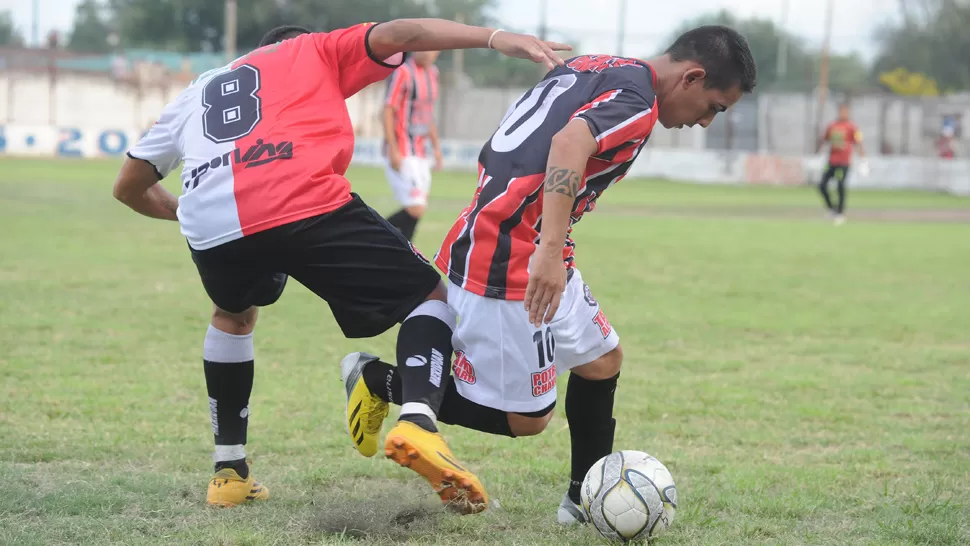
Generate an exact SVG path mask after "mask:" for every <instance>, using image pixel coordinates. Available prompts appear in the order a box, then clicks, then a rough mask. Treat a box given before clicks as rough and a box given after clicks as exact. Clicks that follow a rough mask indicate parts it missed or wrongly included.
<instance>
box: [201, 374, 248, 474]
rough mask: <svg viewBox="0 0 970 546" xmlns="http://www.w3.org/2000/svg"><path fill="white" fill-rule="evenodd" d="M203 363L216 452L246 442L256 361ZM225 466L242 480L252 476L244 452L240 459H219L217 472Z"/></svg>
mask: <svg viewBox="0 0 970 546" xmlns="http://www.w3.org/2000/svg"><path fill="white" fill-rule="evenodd" d="M204 365H205V384H206V389H207V390H208V391H209V411H210V414H211V419H212V432H213V435H214V436H215V443H216V451H217V453H218V452H219V451H220V446H244V445H246V429H247V428H248V426H249V395H250V393H251V392H252V390H253V373H254V368H255V366H254V363H253V361H252V360H250V361H247V362H210V361H208V360H205V361H204ZM217 457H218V456H217ZM224 467H232V468H235V469H236V471H237V472H239V475H240V477H241V478H243V479H246V477H247V476H249V469H248V467H247V465H246V459H245V455H244V456H243V457H241V458H235V459H229V460H222V461H216V465H215V469H216V471H219V469H220V468H224Z"/></svg>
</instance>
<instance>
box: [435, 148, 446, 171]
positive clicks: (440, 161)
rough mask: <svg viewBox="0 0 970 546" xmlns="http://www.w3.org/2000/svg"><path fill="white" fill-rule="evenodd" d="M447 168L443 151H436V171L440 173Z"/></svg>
mask: <svg viewBox="0 0 970 546" xmlns="http://www.w3.org/2000/svg"><path fill="white" fill-rule="evenodd" d="M443 168H445V158H444V156H442V155H441V150H435V151H434V170H436V171H440V170H441V169H443Z"/></svg>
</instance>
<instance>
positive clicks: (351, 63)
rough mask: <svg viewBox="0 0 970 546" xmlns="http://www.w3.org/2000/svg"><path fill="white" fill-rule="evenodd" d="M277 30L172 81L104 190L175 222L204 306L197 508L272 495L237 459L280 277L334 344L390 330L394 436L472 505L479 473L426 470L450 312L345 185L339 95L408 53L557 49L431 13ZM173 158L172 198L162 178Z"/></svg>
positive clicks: (537, 53)
mask: <svg viewBox="0 0 970 546" xmlns="http://www.w3.org/2000/svg"><path fill="white" fill-rule="evenodd" d="M290 30H292V29H290ZM287 32H289V31H287ZM287 32H280V33H277V35H275V36H274V35H269V36H267V38H266V39H267V41H268V43H269V45H267V46H265V47H262V48H259V49H257V50H255V51H253V52H251V53H250V54H248V55H245V56H243V57H241V58H239V59H236V60H234V61H233V62H231V63H230V64H229V65H226V66H224V67H221V68H217V69H213V70H210V71H209V72H206V73H205V74H203V75H201V76H200V77H199V78H198V79H196V80H195V81H194V82H193V83H192V84H191V85H189V87H187V88H186V89H185V90H183V91H182V92H181V93H180V94H179V95H178V96H177V97H176V98H175V99H174V100H173V101H172V102H171V103H169V104H168V105H167V106H166V107H165V108H164V109H163V110H162V113H161V114H160V116H159V118H158V121H157V122H156V123H155V125H153V126H152V128H151V129H150V130H149V131H148V134H146V135H145V136H144V137H143V138H142V139H141V140H139V141H138V143H137V144H136V145H135V146H134V147H133V148H132V149H131V151H130V152H129V153H128V156H129V157H128V159H126V160H125V162H124V164H123V165H122V167H121V172H120V173H119V174H118V178H117V181H116V182H115V186H114V196H115V198H117V199H118V200H119V201H121V202H123V203H124V204H126V205H127V206H128V207H130V208H131V209H132V210H134V211H135V212H138V213H140V214H143V215H145V216H149V217H152V218H159V219H164V220H175V221H178V222H179V226H180V228H181V231H182V234H183V235H184V236H185V238H186V241H187V243H188V246H189V252H190V254H191V257H192V260H193V261H194V262H195V264H196V266H197V269H198V273H199V276H200V278H201V281H202V285H203V287H204V289H205V291H206V293H207V294H208V296H209V298H210V299H211V301H212V302H213V304H214V306H213V311H212V318H211V322H210V324H209V326H208V329H207V331H206V334H205V340H204V343H203V347H202V357H203V367H204V371H205V381H206V388H207V391H208V395H209V408H210V418H211V423H212V430H213V436H214V441H215V452H214V456H213V459H214V462H215V474H214V475H213V477H212V478H211V479H210V481H209V487H208V492H207V497H206V501H207V503H208V504H211V505H219V506H235V505H238V504H243V503H247V502H250V501H253V500H264V499H267V498H268V497H269V491H268V489H267V488H266V487H264V486H262V485H261V484H259V483H258V482H256V481H255V480H254V478H253V475H252V473H251V472H250V471H249V464H248V462H247V460H246V449H245V446H246V442H247V430H248V426H249V415H250V411H249V397H250V394H251V392H252V388H253V377H254V344H253V331H254V329H255V326H256V320H257V316H258V308H259V307H263V306H268V305H272V304H273V303H275V302H276V301H277V300H278V299H279V298H280V296H281V295H282V293H283V289H284V287H285V285H286V281H287V278H288V277H290V276H292V277H293V278H294V279H296V280H297V281H299V282H300V283H301V284H303V285H304V286H305V287H306V288H308V289H309V290H310V291H312V292H314V293H315V294H316V295H317V296H319V297H320V298H321V299H323V300H324V301H326V302H327V303H328V304H329V305H330V308H331V310H332V312H333V315H334V318H335V319H336V321H337V323H338V325H339V326H340V328H341V331H342V332H343V334H344V335H345V336H346V337H349V338H359V337H372V336H376V335H379V334H381V333H383V332H385V331H387V330H388V329H390V328H391V327H392V326H394V325H395V324H399V323H400V324H401V328H400V332H399V337H398V343H397V350H398V356H399V360H400V361H406V362H407V363H408V364H409V365H408V366H404V367H402V368H401V370H402V373H400V374H399V375H400V377H401V378H402V384H403V396H404V398H403V399H404V401H405V403H404V407H403V408H402V411H401V417H400V420H399V422H398V425H397V426H395V428H394V430H393V432H394V434H395V438H397V440H398V442H399V443H400V446H401V450H402V453H404V454H405V455H406V456H408V457H411V459H409V461H410V462H411V463H412V464H411V465H410V468H411V469H412V470H414V471H416V472H418V473H419V474H421V475H422V476H423V477H425V478H426V479H427V480H428V481H429V482H430V483H431V485H432V486H433V487H434V489H435V491H436V492H437V493H438V494H439V495H440V496H441V498H442V499H443V500H451V499H453V498H455V497H459V496H462V497H467V500H468V501H470V502H469V503H466V504H465V505H464V506H469V508H468V509H467V510H465V511H472V507H471V506H470V505H473V504H478V505H480V504H483V503H484V502H486V501H487V498H486V497H485V495H486V493H485V489H484V487H482V485H481V483H480V482H479V481H478V478H477V477H475V475H474V474H472V473H471V472H470V471H467V470H466V469H464V468H461V467H458V466H457V465H455V466H452V467H449V469H447V470H442V469H441V467H440V466H438V465H435V464H430V463H427V460H428V459H432V460H434V461H438V460H441V459H447V460H449V461H453V460H454V458H453V456H452V455H451V451H450V450H449V448H448V446H447V444H446V443H445V442H444V439H443V438H442V437H441V435H440V434H438V433H437V429H436V428H435V425H434V417H433V416H434V414H435V412H436V411H437V410H438V406H439V405H440V402H441V398H442V395H443V390H444V388H445V386H446V385H447V380H448V377H449V375H450V368H451V366H450V357H451V354H452V352H453V348H452V342H451V338H452V333H453V330H454V328H455V323H456V317H455V313H454V310H452V309H451V308H450V307H449V306H448V305H447V304H446V303H445V302H444V300H445V296H446V290H445V287H444V286H443V284H442V281H441V278H440V276H439V275H438V273H437V272H436V271H435V269H434V267H432V266H431V264H429V263H428V261H427V260H426V259H425V258H424V257H423V256H421V255H420V254H419V253H418V252H417V251H416V250H414V248H413V247H412V246H411V244H410V243H409V242H408V241H407V240H406V239H405V238H404V237H403V236H402V235H401V233H400V231H398V230H397V229H395V228H394V227H393V226H391V225H390V224H389V223H388V222H387V221H386V220H384V218H382V217H381V216H380V215H379V214H377V213H376V212H375V211H374V210H373V209H371V208H370V207H369V206H367V205H366V204H365V203H364V202H363V201H362V200H361V199H360V197H359V196H357V195H356V194H354V193H352V192H351V187H350V181H349V180H347V178H346V176H345V173H346V171H347V168H348V166H349V164H350V160H351V158H352V156H353V150H354V130H353V127H352V126H351V123H350V116H349V114H348V112H347V106H346V99H347V98H349V97H351V96H353V95H355V94H356V93H357V92H358V91H360V90H361V89H363V88H364V87H366V86H368V85H371V84H373V83H375V82H379V81H382V80H384V79H385V78H387V77H388V76H389V75H390V74H391V73H392V72H393V70H394V69H395V68H397V67H398V66H400V65H401V64H402V63H403V61H404V55H402V53H403V52H406V51H415V50H418V51H421V50H437V49H450V48H485V47H488V48H491V49H496V50H498V51H500V52H501V53H503V54H505V55H509V56H516V57H521V58H526V59H531V60H533V61H536V62H542V63H544V64H545V65H546V66H547V67H548V68H552V67H554V66H556V65H557V64H561V63H562V60H561V59H559V57H557V56H556V55H555V54H554V53H553V51H552V49H551V48H550V47H556V48H560V49H562V48H566V47H568V46H561V45H559V44H548V43H544V42H541V41H540V40H538V39H537V38H535V37H532V36H526V35H521V34H515V33H510V32H500V31H498V30H492V29H486V28H481V27H473V26H468V25H461V24H458V23H454V22H451V21H444V20H438V19H405V20H396V21H391V22H388V23H379V24H362V25H356V26H354V27H350V28H346V29H338V30H335V31H333V32H329V33H306V32H303V31H302V30H301V29H296V31H295V32H296V35H295V37H291V38H290V39H285V38H286V37H287V36H289V34H287ZM271 34H272V33H271ZM280 40H282V41H280ZM293 74H299V78H293V77H292V75H293ZM264 120H269V123H263V121H264ZM180 163H182V173H181V175H182V176H181V179H182V195H181V196H180V197H179V198H178V200H176V198H175V197H174V196H173V195H172V194H171V193H169V192H168V190H166V189H165V188H164V187H163V186H161V185H160V184H158V182H159V181H160V180H162V179H163V178H165V176H167V175H168V174H169V173H170V172H171V171H173V170H174V169H175V168H176V167H177V166H178V165H179V164H180ZM415 362H417V363H420V365H417V366H416V365H414V363H415ZM358 449H362V450H367V449H371V450H373V451H374V452H376V449H377V446H376V444H374V445H370V446H368V445H360V444H358Z"/></svg>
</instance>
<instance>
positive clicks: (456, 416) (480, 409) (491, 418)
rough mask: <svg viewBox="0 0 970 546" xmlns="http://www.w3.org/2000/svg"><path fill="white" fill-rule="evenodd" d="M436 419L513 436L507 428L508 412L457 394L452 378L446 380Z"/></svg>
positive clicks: (448, 423)
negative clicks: (446, 387)
mask: <svg viewBox="0 0 970 546" xmlns="http://www.w3.org/2000/svg"><path fill="white" fill-rule="evenodd" d="M438 419H439V420H440V421H441V422H442V423H445V424H447V425H456V426H459V427H464V428H467V429H471V430H477V431H479V432H485V433H487V434H496V435H499V436H508V437H510V438H515V435H514V434H512V429H511V428H509V417H508V414H506V413H505V412H504V411H502V410H499V409H495V408H490V407H488V406H483V405H481V404H479V403H477V402H472V401H471V400H469V399H467V398H464V397H463V396H462V395H461V394H459V392H458V388H457V386H456V385H455V380H454V379H452V380H451V381H449V382H448V390H446V391H445V397H444V400H443V401H442V402H441V411H440V412H439V413H438Z"/></svg>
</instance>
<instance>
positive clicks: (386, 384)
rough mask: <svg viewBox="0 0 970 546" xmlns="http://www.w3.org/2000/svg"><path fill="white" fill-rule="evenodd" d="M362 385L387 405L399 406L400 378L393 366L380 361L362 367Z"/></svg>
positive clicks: (400, 397) (400, 398)
mask: <svg viewBox="0 0 970 546" xmlns="http://www.w3.org/2000/svg"><path fill="white" fill-rule="evenodd" d="M362 375H363V376H364V384H365V385H367V389H368V390H369V391H370V392H372V393H374V394H375V395H377V397H378V398H380V399H381V400H383V401H385V402H387V403H388V404H397V405H401V400H402V398H403V397H402V396H401V376H399V375H398V374H397V369H396V368H394V366H392V365H390V364H388V363H387V362H384V361H382V360H375V361H373V362H368V363H367V365H366V366H364V372H363V374H362Z"/></svg>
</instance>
